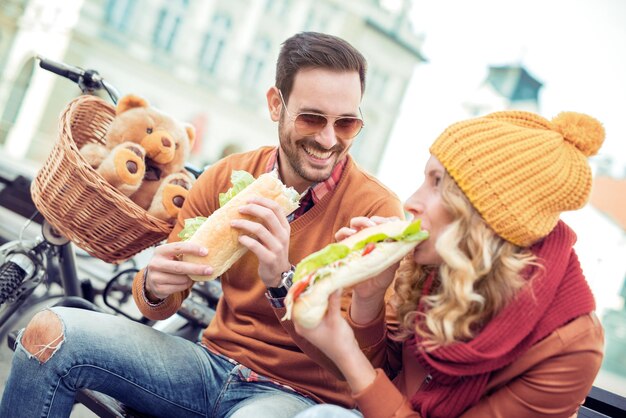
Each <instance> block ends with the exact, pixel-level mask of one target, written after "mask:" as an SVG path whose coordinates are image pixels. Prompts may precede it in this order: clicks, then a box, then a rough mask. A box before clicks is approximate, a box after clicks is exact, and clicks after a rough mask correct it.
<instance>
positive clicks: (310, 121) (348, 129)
mask: <svg viewBox="0 0 626 418" xmlns="http://www.w3.org/2000/svg"><path fill="white" fill-rule="evenodd" d="M278 94H279V95H280V100H281V101H282V102H283V107H284V108H285V112H287V115H288V116H289V118H290V119H292V120H293V124H294V127H295V129H296V133H297V134H298V135H302V136H313V135H317V134H318V133H320V132H322V130H324V128H325V127H326V125H327V124H328V120H329V119H330V120H333V119H334V122H333V127H334V128H335V135H337V138H339V139H352V138H354V137H355V136H357V135H358V134H359V132H361V129H363V126H364V125H363V119H362V118H357V117H356V116H333V115H322V114H320V113H310V112H303V113H298V114H297V115H295V117H294V116H292V115H291V113H289V110H288V109H287V105H286V104H285V99H284V98H283V93H282V92H281V91H280V90H278ZM360 111H361V109H359V112H360Z"/></svg>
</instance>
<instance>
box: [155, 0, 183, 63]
mask: <svg viewBox="0 0 626 418" xmlns="http://www.w3.org/2000/svg"><path fill="white" fill-rule="evenodd" d="M187 6H189V0H177V1H168V2H167V3H165V5H164V6H163V7H162V8H161V10H160V11H159V13H158V17H157V23H156V25H155V27H154V32H153V34H152V44H153V45H154V47H155V48H156V49H159V50H161V51H165V52H172V49H173V46H174V42H175V40H176V36H177V34H178V30H179V29H180V26H181V22H182V20H183V16H184V15H185V12H186V11H187Z"/></svg>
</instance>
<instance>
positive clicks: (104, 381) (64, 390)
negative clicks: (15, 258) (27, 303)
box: [0, 308, 315, 418]
mask: <svg viewBox="0 0 626 418" xmlns="http://www.w3.org/2000/svg"><path fill="white" fill-rule="evenodd" d="M52 310H53V312H55V313H56V314H57V315H58V316H59V318H60V319H61V322H62V324H63V334H64V335H63V343H62V344H61V345H60V346H58V348H57V349H56V350H55V351H54V354H53V355H52V356H51V357H50V358H49V359H48V360H47V361H45V362H43V363H42V362H40V361H39V359H37V358H36V357H34V356H33V355H32V354H30V353H29V352H28V351H26V349H25V348H24V347H23V346H22V344H21V334H20V336H19V337H18V339H17V346H16V349H15V355H14V357H13V364H12V368H11V373H10V375H9V378H8V380H7V384H6V387H5V390H4V394H3V397H2V403H1V404H0V417H1V418H9V417H10V418H15V417H28V418H33V417H68V416H69V414H70V411H71V410H72V406H73V404H74V397H75V395H76V391H77V390H79V389H82V388H87V389H92V390H95V391H98V392H102V393H105V394H107V395H110V396H112V397H114V398H115V399H118V400H120V401H121V402H123V403H124V404H126V405H128V406H130V407H132V408H134V409H136V410H138V411H141V412H144V413H147V414H150V415H154V416H159V417H215V418H217V417H226V418H247V417H253V418H264V417H268V418H269V417H272V418H283V417H284V418H287V417H293V416H294V415H296V414H297V413H298V412H300V411H302V410H304V409H306V408H307V407H309V406H311V405H314V404H315V401H313V400H312V399H310V398H307V397H305V396H302V395H300V394H298V393H296V392H293V391H291V390H289V389H287V388H283V387H281V386H278V385H276V384H273V383H271V382H267V381H254V382H249V381H247V379H246V378H247V377H248V376H250V372H251V371H250V370H249V369H247V368H246V367H244V366H242V365H236V364H233V363H231V362H230V361H228V359H227V358H225V357H222V356H220V355H216V354H213V353H211V352H210V351H208V350H207V349H205V348H204V347H202V346H201V345H198V344H195V343H193V342H190V341H187V340H185V339H183V338H180V337H175V336H171V335H168V334H165V333H162V332H160V331H157V330H154V329H152V328H150V327H148V326H145V325H142V324H139V323H136V322H133V321H130V320H128V319H125V318H121V317H118V316H113V315H107V314H102V313H97V312H92V311H87V310H82V309H73V308H52Z"/></svg>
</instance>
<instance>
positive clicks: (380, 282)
mask: <svg viewBox="0 0 626 418" xmlns="http://www.w3.org/2000/svg"><path fill="white" fill-rule="evenodd" d="M397 220H398V218H396V217H394V218H383V217H381V216H372V217H371V218H367V217H364V216H360V217H356V218H352V219H351V220H350V227H344V228H341V229H340V230H339V231H337V233H336V234H335V238H336V239H337V240H342V239H345V238H347V237H349V236H351V235H353V234H355V233H356V232H358V231H360V230H362V229H364V228H368V227H371V226H375V225H379V224H382V223H385V222H391V221H397ZM399 264H400V263H399V262H398V263H395V264H393V265H392V266H390V267H389V268H388V269H386V270H385V271H383V272H382V273H380V274H379V275H378V276H375V277H372V278H371V279H368V280H366V281H364V282H361V283H359V284H357V285H355V286H354V292H353V296H352V307H351V310H350V314H351V317H352V320H353V321H354V322H355V323H357V324H367V323H369V322H371V321H372V320H374V318H376V316H377V315H378V313H379V312H380V310H381V309H382V308H383V306H384V304H385V292H386V291H387V288H388V287H389V285H390V284H391V282H393V278H394V276H395V272H396V270H397V269H398V266H399Z"/></svg>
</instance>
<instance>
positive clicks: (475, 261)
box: [391, 172, 537, 349]
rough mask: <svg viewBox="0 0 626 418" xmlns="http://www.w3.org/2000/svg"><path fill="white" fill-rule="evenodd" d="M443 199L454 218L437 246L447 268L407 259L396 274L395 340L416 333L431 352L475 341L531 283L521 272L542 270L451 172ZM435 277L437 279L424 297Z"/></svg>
mask: <svg viewBox="0 0 626 418" xmlns="http://www.w3.org/2000/svg"><path fill="white" fill-rule="evenodd" d="M441 194H442V201H443V204H444V207H445V208H446V209H447V210H448V211H449V212H450V214H451V215H452V217H453V219H454V221H453V222H452V223H451V224H450V225H449V226H448V227H447V228H446V229H445V231H444V232H443V233H442V234H441V235H440V236H439V238H438V240H437V242H436V243H435V249H436V251H437V252H438V254H439V255H440V256H441V258H442V259H443V263H442V264H441V265H440V266H439V267H438V271H435V270H436V269H437V267H434V266H418V265H417V264H416V263H415V262H414V260H413V255H412V254H410V255H409V256H407V257H406V258H405V259H404V260H402V262H401V263H400V267H399V268H398V271H397V272H396V277H395V287H394V289H395V294H394V295H393V296H392V299H391V305H392V307H393V308H394V309H395V311H396V314H397V317H398V321H399V322H400V329H399V330H398V331H399V332H398V334H396V338H399V339H406V338H408V337H409V336H411V335H412V334H413V333H417V334H418V335H419V336H421V337H423V341H422V343H423V345H424V347H425V348H429V349H432V348H436V347H438V346H441V345H447V344H450V343H453V342H457V341H467V340H470V339H471V338H473V337H474V336H475V335H476V333H477V332H478V331H479V330H480V329H481V328H482V327H483V325H484V324H486V323H487V322H488V321H489V320H490V319H491V318H493V316H494V315H496V314H497V313H498V311H500V310H501V309H502V308H503V307H504V306H505V305H506V304H507V303H508V302H509V301H510V300H511V299H512V298H513V296H514V295H515V294H516V292H517V290H518V289H519V288H520V287H522V286H523V285H524V284H525V283H526V281H525V280H524V278H523V277H522V274H521V273H522V271H523V270H524V269H525V268H527V267H529V266H531V265H537V263H536V259H535V257H534V256H533V254H532V253H531V252H530V250H528V249H527V248H521V247H518V246H516V245H514V244H511V243H509V242H507V241H505V240H504V239H502V238H501V237H499V236H498V235H496V234H495V232H494V231H493V230H492V229H491V228H490V227H489V226H488V225H487V224H486V223H485V221H484V220H483V219H482V218H481V216H480V214H479V213H478V212H477V211H476V209H474V207H473V206H472V205H471V204H470V202H469V200H468V199H467V197H465V195H464V194H463V193H462V192H461V190H460V189H459V187H458V186H457V185H456V183H455V182H454V180H453V179H452V178H451V177H450V175H449V174H448V173H447V172H446V173H444V175H443V177H442V179H441ZM430 274H435V279H434V280H433V282H432V285H431V289H430V290H429V291H428V295H425V296H424V295H422V293H423V286H424V284H425V282H426V279H427V278H428V276H429V275H430ZM420 302H421V307H420V306H419V305H420Z"/></svg>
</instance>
